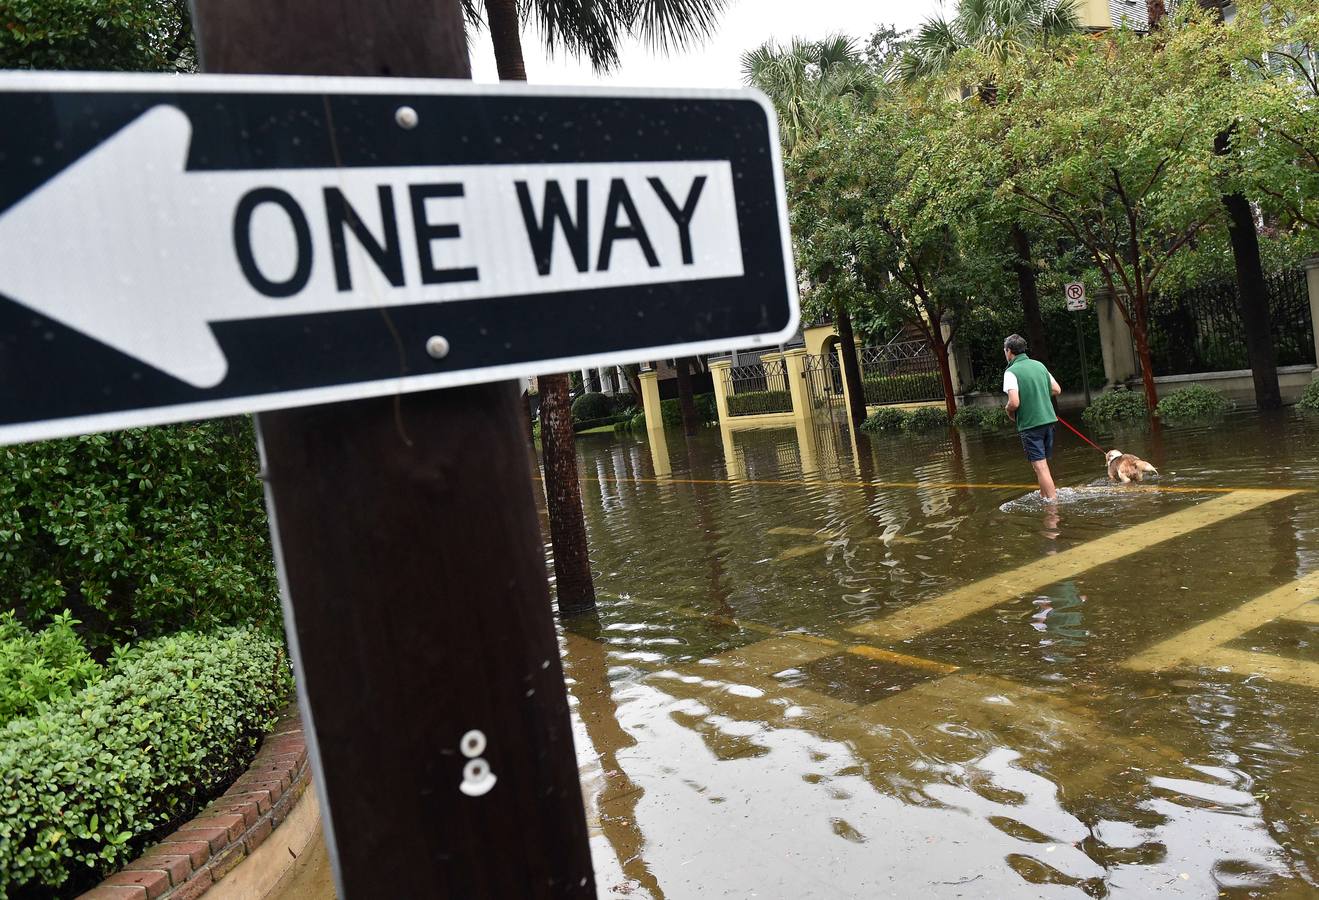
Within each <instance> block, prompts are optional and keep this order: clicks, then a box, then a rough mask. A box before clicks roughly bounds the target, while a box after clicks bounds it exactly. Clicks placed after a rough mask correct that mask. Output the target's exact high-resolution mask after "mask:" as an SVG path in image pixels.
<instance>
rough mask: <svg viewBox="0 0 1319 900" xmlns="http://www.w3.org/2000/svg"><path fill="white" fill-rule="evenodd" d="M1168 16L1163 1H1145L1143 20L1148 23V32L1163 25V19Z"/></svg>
mask: <svg viewBox="0 0 1319 900" xmlns="http://www.w3.org/2000/svg"><path fill="white" fill-rule="evenodd" d="M1167 14H1168V7H1167V6H1166V5H1165V4H1164V2H1163V0H1145V18H1146V20H1147V21H1148V22H1149V30H1150V31H1154V30H1156V29H1157V28H1158V27H1159V26H1160V25H1162V24H1163V17H1164V16H1166V15H1167Z"/></svg>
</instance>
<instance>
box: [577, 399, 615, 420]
mask: <svg viewBox="0 0 1319 900" xmlns="http://www.w3.org/2000/svg"><path fill="white" fill-rule="evenodd" d="M613 412H614V401H613V398H611V397H610V396H609V395H608V394H599V393H590V392H588V393H585V394H582V395H581V396H580V397H578V398H577V399H576V400H574V401H573V402H572V420H573V421H574V422H585V421H586V420H587V419H603V418H605V417H606V416H610V415H613Z"/></svg>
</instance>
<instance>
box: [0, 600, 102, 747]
mask: <svg viewBox="0 0 1319 900" xmlns="http://www.w3.org/2000/svg"><path fill="white" fill-rule="evenodd" d="M77 624H78V620H77V619H75V618H73V615H72V614H71V613H70V612H69V611H68V610H65V611H64V612H62V613H60V614H59V615H57V616H55V617H54V619H53V620H52V621H51V623H50V624H49V625H47V626H46V627H45V628H43V629H42V630H41V631H38V632H36V633H33V632H31V631H28V630H27V629H26V628H24V627H23V625H22V624H21V623H20V622H19V621H18V619H17V617H16V616H15V615H14V614H13V613H12V612H7V613H3V614H0V724H3V723H5V722H8V721H9V720H10V719H12V718H14V717H16V716H23V715H29V714H30V713H32V711H33V710H35V709H36V708H37V706H38V705H39V704H41V703H46V702H49V701H51V700H59V699H62V698H65V697H68V696H69V695H70V694H72V693H73V692H74V691H76V690H78V689H80V688H82V687H83V686H84V685H87V684H89V683H91V682H94V681H97V680H98V679H99V678H100V677H101V671H102V670H101V667H100V665H98V664H97V662H96V660H94V659H92V656H91V654H90V653H89V652H88V650H87V647H86V646H85V645H84V644H83V642H82V639H81V638H79V637H78V633H77V631H75V630H74V626H76V625H77Z"/></svg>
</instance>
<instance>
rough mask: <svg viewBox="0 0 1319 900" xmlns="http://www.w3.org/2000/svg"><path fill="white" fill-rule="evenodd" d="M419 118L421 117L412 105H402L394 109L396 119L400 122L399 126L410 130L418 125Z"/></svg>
mask: <svg viewBox="0 0 1319 900" xmlns="http://www.w3.org/2000/svg"><path fill="white" fill-rule="evenodd" d="M419 120H420V118H419V117H418V115H417V111H416V110H415V109H413V108H412V107H411V106H400V107H399V108H398V109H396V110H394V121H395V122H397V123H398V127H399V128H405V129H407V130H408V131H411V130H412V129H414V128H416V127H417V122H418V121H419Z"/></svg>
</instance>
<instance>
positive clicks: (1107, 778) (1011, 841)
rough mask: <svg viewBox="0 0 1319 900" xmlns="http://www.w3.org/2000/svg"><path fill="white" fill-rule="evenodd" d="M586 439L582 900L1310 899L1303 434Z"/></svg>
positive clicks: (1313, 578)
mask: <svg viewBox="0 0 1319 900" xmlns="http://www.w3.org/2000/svg"><path fill="white" fill-rule="evenodd" d="M665 443H666V445H667V446H660V447H656V448H652V447H651V446H650V445H649V444H648V442H647V441H646V440H645V439H644V438H642V439H640V440H638V439H634V438H632V437H614V436H611V435H587V436H580V437H579V439H578V453H579V458H580V463H581V469H582V475H583V500H584V504H585V509H586V519H587V527H588V530H589V535H590V544H591V558H592V562H593V567H594V569H595V572H596V587H597V590H598V592H599V595H600V597H599V599H600V609H599V616H598V619H592V620H587V621H578V622H575V623H572V624H570V625H569V626H568V627H567V628H566V629H565V630H564V632H563V635H562V642H563V652H564V665H565V670H566V674H567V677H568V680H569V684H568V686H569V695H570V700H571V703H572V705H573V709H574V725H575V739H576V742H577V750H578V756H579V760H580V762H581V766H582V777H583V791H584V793H585V796H586V801H587V810H588V819H589V822H590V825H591V830H592V852H593V855H594V860H595V866H596V870H597V873H598V881H599V886H600V894H601V896H605V897H651V898H657V900H658V898H698V897H699V898H708V897H767V898H793V900H796V898H805V897H827V898H835V897H904V898H905V897H995V898H997V897H1087V896H1089V897H1107V896H1114V897H1150V896H1156V895H1157V896H1169V897H1216V896H1225V897H1257V896H1259V897H1301V896H1314V895H1315V894H1316V892H1317V891H1319V844H1316V840H1317V839H1319V757H1316V755H1315V753H1316V751H1317V750H1319V733H1317V732H1316V727H1317V726H1316V718H1315V708H1316V707H1315V701H1316V699H1317V698H1319V602H1314V601H1315V600H1316V599H1317V598H1319V574H1316V573H1319V494H1316V493H1313V491H1314V490H1315V489H1316V488H1317V487H1319V478H1317V477H1316V476H1319V423H1316V422H1313V421H1306V420H1305V419H1303V418H1302V417H1300V416H1299V415H1298V414H1296V413H1293V412H1290V411H1288V412H1285V413H1283V414H1280V415H1276V416H1267V417H1266V416H1261V415H1259V414H1255V413H1247V414H1238V415H1235V416H1232V417H1230V418H1229V419H1227V420H1226V421H1225V422H1222V423H1219V424H1216V425H1214V426H1209V427H1206V426H1199V427H1185V428H1172V427H1166V428H1163V429H1161V430H1160V431H1159V432H1157V433H1155V432H1150V431H1144V430H1136V431H1130V432H1126V433H1122V434H1120V435H1116V436H1110V437H1107V438H1105V439H1104V440H1103V441H1101V443H1105V444H1107V445H1108V446H1114V445H1116V446H1118V447H1120V448H1121V449H1123V450H1125V451H1128V452H1132V453H1136V454H1138V455H1140V456H1142V457H1144V458H1146V459H1149V460H1151V461H1152V462H1154V463H1155V465H1157V466H1158V467H1159V469H1160V471H1161V472H1162V473H1163V474H1162V477H1161V478H1160V479H1158V480H1157V481H1155V482H1153V484H1154V485H1156V486H1157V487H1159V488H1160V489H1159V490H1146V489H1143V488H1135V489H1130V488H1121V487H1110V486H1108V485H1107V484H1105V483H1104V477H1103V476H1104V468H1103V460H1102V457H1101V456H1100V454H1099V453H1097V452H1096V451H1095V450H1094V449H1092V448H1090V447H1088V446H1086V445H1084V444H1082V443H1081V442H1080V441H1079V440H1076V439H1075V438H1072V437H1070V435H1068V434H1066V433H1060V435H1059V438H1058V452H1057V456H1056V458H1055V462H1054V472H1055V477H1056V478H1057V480H1058V483H1059V485H1060V486H1066V487H1067V488H1069V490H1066V491H1064V496H1063V499H1062V502H1060V503H1059V504H1058V505H1057V507H1056V508H1052V507H1047V506H1045V505H1043V504H1041V503H1040V502H1039V500H1038V498H1032V497H1030V496H1029V492H1028V491H1027V490H1026V489H1025V488H1024V487H1022V486H1021V485H1022V483H1023V482H1026V481H1028V480H1029V478H1030V473H1029V469H1028V467H1027V465H1026V463H1025V461H1024V460H1023V458H1022V456H1021V452H1020V448H1019V445H1018V444H1017V442H1016V439H1015V437H1014V436H1013V435H1011V434H1010V433H995V434H980V433H977V432H971V433H969V434H966V435H956V433H951V434H950V433H949V432H943V431H941V432H938V433H937V434H936V435H934V436H930V437H906V436H897V437H891V438H890V437H883V438H877V437H870V438H866V437H864V436H863V437H860V438H858V439H853V438H852V437H850V436H849V435H848V433H847V432H846V431H845V430H841V431H836V430H833V429H831V428H826V427H817V428H816V429H813V430H801V431H798V430H795V429H783V430H773V431H746V432H738V433H734V434H732V435H726V434H723V433H721V432H720V431H719V429H717V428H711V429H708V430H705V431H703V432H702V433H701V434H700V435H699V436H697V437H695V438H684V437H683V436H682V434H681V433H680V432H677V431H670V432H668V434H667V440H666V442H665Z"/></svg>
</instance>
